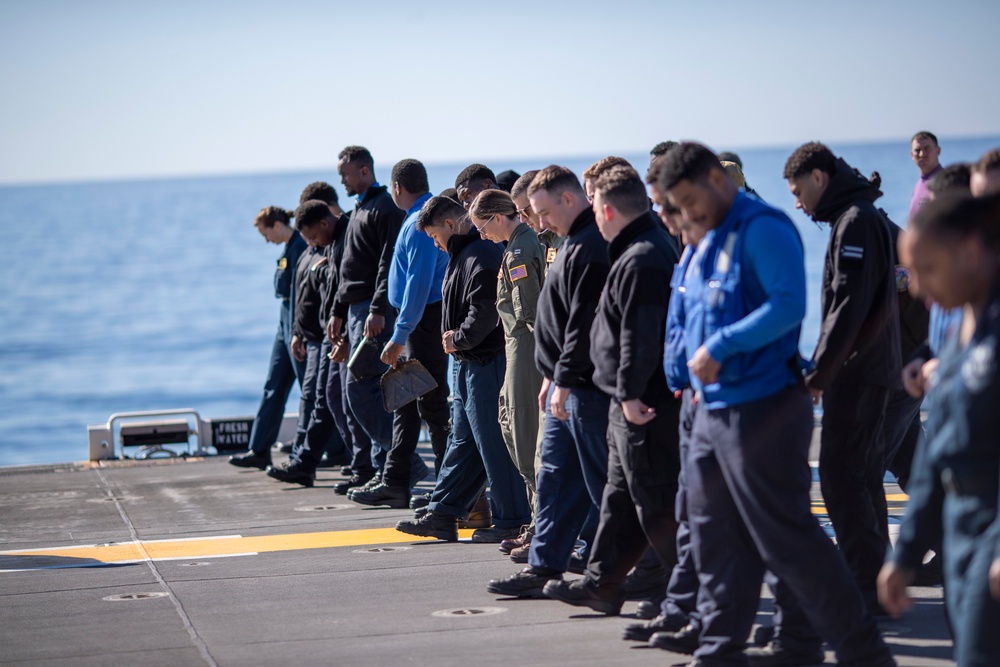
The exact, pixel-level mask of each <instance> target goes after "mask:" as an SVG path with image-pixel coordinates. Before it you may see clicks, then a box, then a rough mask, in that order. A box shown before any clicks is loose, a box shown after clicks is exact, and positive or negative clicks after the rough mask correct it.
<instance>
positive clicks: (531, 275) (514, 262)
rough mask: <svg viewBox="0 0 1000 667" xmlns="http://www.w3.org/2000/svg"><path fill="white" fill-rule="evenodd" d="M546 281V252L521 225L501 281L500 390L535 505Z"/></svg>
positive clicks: (506, 428) (507, 431)
mask: <svg viewBox="0 0 1000 667" xmlns="http://www.w3.org/2000/svg"><path fill="white" fill-rule="evenodd" d="M544 276H545V251H544V249H543V248H542V246H541V244H540V243H539V242H538V237H537V236H536V235H535V232H533V231H532V230H531V227H529V226H528V225H526V224H524V223H523V222H522V223H521V224H519V225H518V226H517V227H516V228H515V229H514V232H513V233H512V234H511V236H510V240H509V241H508V242H507V249H506V250H505V251H504V254H503V260H502V264H501V267H500V274H499V275H498V276H497V312H498V313H499V314H500V321H501V323H502V324H503V331H504V338H505V341H506V352H507V370H506V373H505V375H504V381H503V387H501V388H500V430H501V431H502V432H503V438H504V441H505V442H506V443H507V449H508V451H509V452H510V457H511V459H512V460H513V461H514V465H516V466H517V469H518V471H519V472H520V473H521V476H522V477H523V478H524V484H525V486H527V487H528V500H529V502H530V503H531V505H532V507H534V504H535V451H536V448H537V441H538V392H540V391H541V389H542V373H541V371H539V370H538V366H536V365H535V334H534V331H535V306H536V305H537V304H538V294H539V293H540V292H541V290H542V281H543V280H544Z"/></svg>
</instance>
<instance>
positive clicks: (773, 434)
mask: <svg viewBox="0 0 1000 667" xmlns="http://www.w3.org/2000/svg"><path fill="white" fill-rule="evenodd" d="M660 178H661V183H662V186H663V189H664V190H665V191H666V192H667V195H668V198H669V200H670V202H671V203H672V204H673V205H674V206H676V207H677V208H679V209H680V211H681V214H682V216H683V217H684V219H685V221H686V222H688V223H690V224H693V225H695V226H698V227H700V228H702V230H704V232H705V237H704V238H703V239H702V241H701V242H700V243H699V244H698V248H697V250H696V252H695V254H694V256H693V257H692V258H691V263H692V268H691V270H690V271H689V272H688V273H687V277H686V279H685V280H686V288H687V290H689V291H692V292H694V293H695V294H698V304H699V305H700V307H701V308H702V309H703V312H702V313H701V316H699V317H695V318H691V317H689V318H687V319H686V321H685V328H684V337H685V346H686V355H687V358H688V361H687V366H688V368H689V373H690V379H691V384H692V387H693V388H694V389H695V392H696V395H697V398H698V401H699V406H698V408H697V410H696V414H695V417H694V423H693V425H692V430H691V441H690V450H689V452H688V456H687V460H686V461H685V463H686V466H685V478H686V482H687V489H688V498H687V503H688V514H689V518H690V526H691V548H692V550H693V551H694V553H695V557H696V562H697V563H698V569H699V579H700V582H701V584H702V588H701V590H700V591H699V593H698V595H699V597H698V610H699V612H700V614H701V623H702V629H701V632H700V635H699V638H698V639H699V645H698V648H697V649H696V650H695V651H694V655H695V657H696V659H697V660H698V661H700V662H701V663H704V664H712V665H715V664H732V665H746V664H748V662H749V660H748V657H747V655H745V654H744V653H743V648H744V646H745V642H746V639H747V636H748V634H749V632H750V628H751V627H752V625H753V621H754V617H755V615H756V611H757V605H758V599H759V595H760V585H761V581H762V579H763V575H764V571H765V569H767V570H770V571H771V572H773V573H774V574H775V575H776V576H777V577H778V579H779V580H780V581H781V582H782V584H783V585H784V586H786V587H787V588H788V590H789V591H790V592H791V593H792V594H793V595H794V597H795V598H796V600H797V601H798V603H799V605H800V606H801V608H802V611H803V612H804V613H805V615H806V616H807V617H808V619H809V621H810V623H811V625H812V627H813V628H815V629H816V631H817V632H818V633H819V635H820V636H822V638H823V639H825V640H826V641H827V642H828V643H829V644H830V645H831V647H832V648H833V649H834V651H835V652H836V654H837V658H838V660H840V661H841V663H842V664H847V665H864V666H866V667H889V666H892V665H895V664H896V663H895V660H894V659H893V657H892V654H891V653H890V652H889V649H888V647H886V645H885V643H884V642H883V641H882V638H881V636H880V635H879V631H878V627H877V626H876V624H875V621H874V619H873V618H872V616H871V614H870V613H869V612H868V611H867V609H866V608H865V606H864V603H863V602H862V599H861V593H860V591H859V590H858V587H857V585H856V584H855V582H854V579H853V577H852V575H851V572H850V570H848V568H847V564H846V562H845V561H844V559H843V557H842V556H841V555H840V553H839V552H838V551H837V549H836V547H835V546H834V545H833V543H832V542H831V541H830V540H829V538H827V537H826V535H825V534H824V532H823V530H822V528H820V525H819V522H818V521H817V520H816V518H815V517H814V516H813V514H812V512H811V510H810V498H809V490H810V486H811V477H812V475H811V471H810V469H809V461H808V452H809V442H810V439H811V435H812V427H813V416H812V407H811V404H810V399H809V394H808V392H807V391H806V389H805V387H804V385H803V381H802V377H801V374H800V365H799V354H798V340H799V332H800V328H801V323H802V319H803V317H804V316H805V305H806V286H805V263H804V256H803V246H802V241H801V239H800V237H799V235H798V231H797V230H796V228H795V226H794V224H792V222H791V220H790V219H789V218H788V216H786V215H785V214H784V213H782V212H781V211H779V210H777V209H775V208H772V207H770V206H768V205H767V204H764V203H763V202H761V201H760V200H758V199H756V198H754V197H751V196H749V195H747V194H746V193H744V192H741V191H739V189H738V188H737V187H736V185H735V184H734V183H733V181H732V179H731V178H730V177H729V175H728V174H727V173H726V172H725V170H724V169H723V167H722V165H721V164H720V162H719V159H718V157H716V155H715V154H714V153H712V152H711V151H710V150H709V149H708V148H706V147H704V146H702V145H701V144H696V143H683V144H681V145H680V146H677V147H675V148H674V149H673V150H672V151H670V152H669V153H667V155H666V156H665V157H664V163H663V165H662V167H661V173H660ZM675 635H677V637H674V636H675ZM689 639H690V638H689V637H688V636H686V634H685V633H684V632H683V631H682V632H679V633H669V632H659V633H656V634H655V635H653V638H652V639H651V641H652V642H653V643H654V645H655V646H658V647H661V648H667V649H671V650H673V646H672V643H677V644H678V646H682V647H684V648H681V649H680V650H685V649H686V647H687V646H689ZM657 640H659V641H657ZM673 640H676V642H674V641H673ZM818 649H819V647H816V652H818V653H819V656H818V657H821V656H822V653H821V652H820V651H818ZM801 657H803V658H805V657H809V658H813V657H817V656H812V655H803V656H801ZM797 664H801V663H797Z"/></svg>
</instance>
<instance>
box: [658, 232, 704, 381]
mask: <svg viewBox="0 0 1000 667" xmlns="http://www.w3.org/2000/svg"><path fill="white" fill-rule="evenodd" d="M694 253H695V247H694V246H687V247H686V248H684V254H682V255H681V259H680V261H679V262H678V263H677V266H676V267H675V268H674V272H673V275H672V276H671V279H670V305H669V306H668V307H667V327H666V337H665V340H664V342H663V371H664V373H666V376H667V385H669V387H670V389H672V390H673V391H682V390H684V389H686V388H688V387H690V386H691V376H690V374H689V373H688V367H687V362H688V356H687V348H686V347H685V337H684V326H685V323H686V322H687V320H688V319H689V318H691V319H692V320H693V318H698V317H701V313H702V312H703V310H702V308H701V306H700V304H699V302H698V298H699V296H700V295H699V294H698V293H695V292H694V290H691V289H689V288H688V285H687V281H686V274H687V272H688V270H689V269H690V267H691V258H692V257H693V256H694Z"/></svg>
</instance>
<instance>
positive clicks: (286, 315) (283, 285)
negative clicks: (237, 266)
mask: <svg viewBox="0 0 1000 667" xmlns="http://www.w3.org/2000/svg"><path fill="white" fill-rule="evenodd" d="M308 247H309V245H308V244H307V243H306V240H305V239H304V238H302V235H301V234H299V230H297V229H293V230H292V238H290V239H288V242H287V243H285V251H284V252H283V253H282V255H281V258H280V259H278V268H277V269H275V271H274V296H275V298H277V299H281V314H280V318H281V324H282V325H283V326H284V327H285V333H286V334H287V336H288V340H289V341H290V340H292V315H293V313H295V280H294V277H295V267H296V265H297V264H298V263H299V257H300V256H301V255H302V253H303V251H305V249H306V248H308Z"/></svg>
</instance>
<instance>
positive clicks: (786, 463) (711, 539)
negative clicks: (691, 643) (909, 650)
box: [685, 386, 888, 666]
mask: <svg viewBox="0 0 1000 667" xmlns="http://www.w3.org/2000/svg"><path fill="white" fill-rule="evenodd" d="M812 427H813V415H812V405H811V404H810V401H809V396H808V394H807V393H806V392H805V390H804V389H801V388H799V387H794V386H793V387H787V388H785V389H783V390H781V391H779V392H778V393H777V394H774V395H772V396H768V397H765V398H760V399H757V400H754V401H750V402H748V403H743V404H740V405H736V406H731V407H728V408H720V409H716V410H706V409H699V410H698V411H697V413H696V415H695V419H694V426H693V430H692V434H691V449H690V451H689V453H688V458H687V461H685V463H686V467H685V477H686V481H687V488H688V517H689V520H690V526H691V548H692V550H693V551H694V555H695V562H696V564H697V567H698V577H699V580H700V582H701V590H700V594H699V597H698V610H699V612H700V613H701V623H702V629H701V635H700V646H699V647H698V650H697V651H696V652H695V657H696V658H701V659H703V660H704V661H705V662H708V663H710V664H712V665H715V664H732V665H741V666H742V665H746V664H747V658H746V656H745V655H744V654H743V647H744V643H745V641H746V638H747V635H748V634H749V632H750V628H751V626H752V625H753V621H754V617H755V616H756V613H757V604H758V601H759V598H760V585H761V581H762V579H763V575H764V569H765V567H766V568H767V569H768V570H771V571H772V572H773V573H774V574H775V575H776V576H777V578H778V579H779V580H780V581H781V584H782V586H783V587H786V588H787V591H789V592H790V593H791V595H792V596H794V598H795V600H796V601H797V602H798V603H799V605H798V606H799V608H800V609H801V611H802V612H804V613H805V616H806V617H807V618H808V621H809V623H810V624H811V625H812V627H813V628H814V629H815V631H816V632H817V633H818V634H819V635H820V636H821V637H822V638H823V639H825V640H826V641H827V642H829V643H830V645H831V646H832V647H833V649H834V650H835V651H836V653H837V658H838V660H841V661H843V662H847V661H851V660H865V659H872V658H874V657H875V656H882V655H886V654H888V649H887V648H886V646H885V644H884V643H883V642H882V639H881V637H880V636H879V632H878V627H877V626H876V625H875V621H874V620H873V619H872V617H871V615H870V614H869V613H868V611H867V610H866V607H865V605H864V603H863V601H862V599H861V593H860V592H859V591H858V587H857V584H856V583H855V582H854V577H853V576H852V575H851V572H850V570H849V569H848V568H847V563H846V562H845V561H844V558H843V557H842V556H841V555H840V552H839V551H838V550H837V548H836V547H835V546H834V545H833V543H832V542H831V541H830V539H829V538H828V537H827V536H826V534H825V533H824V532H823V529H822V528H820V525H819V522H818V521H817V520H816V517H814V516H813V514H812V511H811V509H810V499H809V490H810V486H811V484H812V473H811V471H810V469H809V457H808V454H809V441H810V438H811V436H812ZM796 611H797V610H796Z"/></svg>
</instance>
